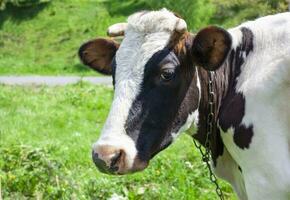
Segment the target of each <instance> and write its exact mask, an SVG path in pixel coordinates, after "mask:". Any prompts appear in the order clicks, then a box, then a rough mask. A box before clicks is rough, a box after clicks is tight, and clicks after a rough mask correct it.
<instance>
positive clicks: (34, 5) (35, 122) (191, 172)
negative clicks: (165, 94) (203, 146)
mask: <svg viewBox="0 0 290 200" xmlns="http://www.w3.org/2000/svg"><path fill="white" fill-rule="evenodd" d="M163 7H166V8H168V9H170V10H172V11H174V12H177V13H179V14H180V15H181V16H182V17H183V18H184V19H185V20H186V22H187V24H188V27H189V29H190V30H191V31H192V32H195V31H197V30H199V29H200V28H202V27H204V26H206V25H209V24H216V25H219V26H222V27H224V28H229V27H233V26H236V25H238V24H240V23H241V22H244V21H247V20H251V19H255V18H257V17H259V16H265V15H268V14H274V13H279V12H284V11H287V10H288V9H289V4H288V3H287V0H179V1H178V0H158V1H157V0H91V1H88V0H87V1H86V0H0V78H1V77H11V76H21V77H22V76H31V75H33V76H35V75H41V76H58V77H67V76H72V75H73V76H77V77H84V76H96V77H100V76H101V75H99V74H97V73H95V72H93V71H91V70H90V69H88V68H86V67H85V66H83V65H82V64H81V63H80V61H79V59H78V57H77V51H78V48H79V47H80V45H81V44H82V43H83V42H85V41H87V40H89V39H92V38H95V37H96V36H105V34H106V30H107V27H108V26H109V25H111V24H113V23H116V22H123V21H125V20H126V18H127V16H128V15H130V14H132V13H133V12H135V11H139V10H145V9H147V10H152V9H159V8H163ZM40 79H41V77H40ZM112 95H113V92H112V88H111V87H110V86H103V85H98V86H96V85H93V84H91V83H87V82H85V81H79V82H77V83H75V84H70V85H57V86H54V87H51V86H47V85H22V86H21V85H17V86H15V85H5V84H0V200H2V199H5V200H6V199H112V200H113V199H114V200H117V199H153V198H155V199H216V194H215V192H214V187H213V186H212V184H211V183H210V181H209V180H208V178H207V170H206V168H205V166H204V165H203V163H201V161H200V156H199V154H198V153H197V151H196V150H195V149H194V146H193V144H192V140H191V138H190V137H189V136H186V135H184V136H181V137H180V138H179V139H178V140H177V142H176V143H175V144H174V145H172V146H171V147H170V148H168V149H167V150H166V151H164V152H162V153H161V154H160V155H158V156H157V157H156V158H155V159H153V160H152V161H151V165H150V166H149V168H148V169H147V170H146V171H145V172H142V173H138V174H134V175H128V176H122V177H111V176H108V175H103V174H100V173H99V172H98V171H97V170H96V169H95V168H94V166H93V163H92V161H91V144H92V143H93V142H94V141H95V140H96V139H97V137H98V134H99V132H100V130H101V128H102V125H103V123H104V120H105V118H106V115H107V113H108V109H109V108H110V102H111V99H112ZM222 189H223V191H224V193H225V195H226V199H236V197H235V195H234V194H233V191H232V189H231V188H230V187H229V185H228V184H226V183H224V182H222Z"/></svg>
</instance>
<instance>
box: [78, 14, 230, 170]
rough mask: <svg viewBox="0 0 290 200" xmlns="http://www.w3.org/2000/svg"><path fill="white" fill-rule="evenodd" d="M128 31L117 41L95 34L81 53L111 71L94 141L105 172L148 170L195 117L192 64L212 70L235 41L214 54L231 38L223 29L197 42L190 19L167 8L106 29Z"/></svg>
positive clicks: (195, 76)
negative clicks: (109, 93)
mask: <svg viewBox="0 0 290 200" xmlns="http://www.w3.org/2000/svg"><path fill="white" fill-rule="evenodd" d="M123 32H124V33H125V37H124V39H123V41H122V43H121V44H120V45H119V44H118V43H116V42H115V41H113V40H110V39H95V40H92V41H89V42H87V43H85V44H84V45H83V46H82V47H81V48H80V51H79V55H80V58H81V59H82V61H83V62H84V63H85V64H86V65H88V66H90V67H92V68H94V69H95V70H97V71H99V72H101V73H104V74H112V76H113V83H114V89H115V93H114V99H113V103H112V106H111V110H110V113H109V116H108V118H107V120H106V123H105V125H104V128H103V130H102V133H101V136H100V138H99V139H98V141H97V142H96V143H95V144H94V145H93V160H94V162H95V164H96V165H97V167H98V168H99V169H100V170H101V171H103V172H107V173H116V174H124V173H129V172H134V171H140V170H143V169H144V168H146V166H147V165H148V163H149V160H150V159H151V158H152V157H153V156H154V155H156V154H157V153H158V152H160V151H161V150H163V149H165V148H166V147H167V146H168V145H170V144H171V142H172V141H173V139H174V137H175V136H176V135H178V133H179V132H181V131H183V130H184V128H185V129H186V128H188V127H189V126H190V125H191V124H192V123H193V122H194V121H196V119H197V115H198V112H197V108H198V105H199V96H200V89H199V80H198V74H197V69H196V67H195V64H200V65H203V66H204V67H208V68H215V67H216V66H218V65H220V64H221V62H222V61H223V60H224V58H225V56H226V54H227V52H228V48H229V47H228V45H230V44H227V46H226V47H222V48H223V50H220V49H219V50H216V51H214V50H215V46H217V45H224V43H230V42H229V41H228V40H230V38H229V35H228V34H227V33H226V32H225V31H224V30H222V29H219V28H216V27H210V28H208V29H204V30H203V32H201V33H200V34H197V36H196V37H195V39H194V36H193V35H192V34H190V33H188V32H187V31H186V23H185V21H184V20H182V19H180V18H178V17H176V16H175V15H174V14H173V13H171V12H169V11H167V10H165V9H163V10H161V11H155V12H140V13H136V14H134V15H132V16H130V17H129V19H128V24H119V25H116V26H113V27H111V29H109V33H110V34H111V35H113V34H115V35H117V34H118V33H123ZM206 36H208V37H206ZM198 38H200V39H198ZM195 46H196V47H195ZM224 46H225V45H224Z"/></svg>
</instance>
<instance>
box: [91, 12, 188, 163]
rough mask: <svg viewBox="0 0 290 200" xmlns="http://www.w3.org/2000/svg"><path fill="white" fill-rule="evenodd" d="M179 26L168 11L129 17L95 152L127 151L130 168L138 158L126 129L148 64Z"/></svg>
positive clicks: (117, 54) (176, 19)
mask: <svg viewBox="0 0 290 200" xmlns="http://www.w3.org/2000/svg"><path fill="white" fill-rule="evenodd" d="M141 15H142V16H141ZM184 23H185V22H184ZM176 25H178V26H179V27H178V28H181V26H182V24H180V19H179V18H177V17H175V16H174V14H173V13H171V12H169V11H168V10H166V9H162V10H161V11H152V12H148V13H145V14H144V13H142V12H140V13H136V14H133V15H132V16H130V17H129V18H128V26H127V29H126V30H125V38H124V40H123V41H122V43H121V46H120V47H119V49H118V51H117V53H116V63H117V67H116V77H115V78H116V84H115V94H114V100H113V103H112V106H111V110H110V113H109V116H108V118H107V121H106V123H105V125H104V128H103V130H102V133H101V136H100V138H99V140H98V141H97V142H96V143H95V144H94V149H97V148H98V146H102V145H110V146H114V147H115V148H116V149H123V150H124V151H125V152H126V162H127V166H128V168H131V167H132V165H133V161H134V159H135V158H136V155H137V150H136V147H135V144H134V142H133V141H132V139H131V138H130V137H128V136H127V135H126V131H125V128H124V126H125V123H126V119H127V117H128V113H129V109H130V107H131V105H132V103H133V101H134V100H135V98H136V96H137V95H138V93H139V91H140V87H141V83H142V80H143V73H144V67H145V64H146V63H147V62H148V60H149V59H150V58H151V57H152V55H153V54H154V53H156V52H157V51H159V50H162V49H163V48H164V47H165V46H166V45H167V44H168V42H169V40H170V37H171V35H172V33H173V31H174V30H175V28H176ZM183 28H186V24H183Z"/></svg>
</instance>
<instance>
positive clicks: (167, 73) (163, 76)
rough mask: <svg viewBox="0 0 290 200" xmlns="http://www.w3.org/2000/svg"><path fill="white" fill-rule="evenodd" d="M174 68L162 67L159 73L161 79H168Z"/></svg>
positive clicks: (171, 75)
mask: <svg viewBox="0 0 290 200" xmlns="http://www.w3.org/2000/svg"><path fill="white" fill-rule="evenodd" d="M174 74H175V73H174V69H164V70H163V71H162V73H161V80H163V81H170V80H171V79H172V78H173V77H174Z"/></svg>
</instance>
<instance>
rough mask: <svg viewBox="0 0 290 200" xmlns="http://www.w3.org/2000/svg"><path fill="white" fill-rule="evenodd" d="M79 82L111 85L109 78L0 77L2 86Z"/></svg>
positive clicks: (54, 84) (51, 84) (52, 84)
mask: <svg viewBox="0 0 290 200" xmlns="http://www.w3.org/2000/svg"><path fill="white" fill-rule="evenodd" d="M79 81H85V82H89V83H91V84H94V85H111V84H112V78H111V77H93V76H85V77H80V76H0V84H4V85H24V86H26V85H47V86H58V85H60V86H61V85H67V84H74V83H77V82H79Z"/></svg>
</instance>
